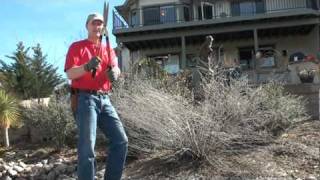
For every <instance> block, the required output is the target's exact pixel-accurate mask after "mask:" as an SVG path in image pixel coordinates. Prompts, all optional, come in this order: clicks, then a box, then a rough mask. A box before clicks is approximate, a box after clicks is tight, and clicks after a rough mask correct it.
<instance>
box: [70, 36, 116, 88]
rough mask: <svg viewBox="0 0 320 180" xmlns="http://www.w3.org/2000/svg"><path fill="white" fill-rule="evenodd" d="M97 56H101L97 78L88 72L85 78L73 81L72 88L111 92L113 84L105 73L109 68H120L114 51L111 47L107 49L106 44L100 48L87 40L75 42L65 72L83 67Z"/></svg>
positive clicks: (71, 47)
mask: <svg viewBox="0 0 320 180" xmlns="http://www.w3.org/2000/svg"><path fill="white" fill-rule="evenodd" d="M108 51H109V52H110V59H109V57H108V56H109V55H108ZM95 56H99V57H100V59H101V63H100V65H99V67H98V69H97V71H96V75H95V78H92V73H91V72H87V73H86V74H84V75H83V76H81V77H79V78H77V79H73V80H72V83H71V87H73V88H78V89H86V90H88V89H90V90H103V91H109V90H110V89H111V82H110V80H109V79H108V78H107V76H106V73H105V71H106V69H107V68H109V67H115V66H118V62H117V58H116V55H115V52H114V51H113V49H111V48H110V47H109V46H108V47H107V48H106V45H105V44H102V47H101V48H100V46H97V45H95V44H94V43H92V42H91V41H89V40H87V39H86V40H81V41H78V42H74V43H73V44H71V46H70V48H69V50H68V53H67V58H66V63H65V66H64V70H65V71H67V70H68V69H70V68H72V67H74V66H81V65H82V64H85V63H87V62H88V61H89V60H90V59H91V58H92V57H95Z"/></svg>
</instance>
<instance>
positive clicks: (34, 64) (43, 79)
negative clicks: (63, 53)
mask: <svg viewBox="0 0 320 180" xmlns="http://www.w3.org/2000/svg"><path fill="white" fill-rule="evenodd" d="M29 49H30V48H25V47H24V45H23V43H22V42H19V43H18V44H17V49H16V52H14V53H13V55H12V56H6V57H7V58H9V59H11V60H13V61H14V62H13V63H11V64H9V63H6V62H4V61H2V60H0V65H1V67H0V73H1V74H2V78H1V81H2V82H1V84H2V86H3V87H4V88H5V89H6V90H8V91H10V92H12V91H13V92H14V93H15V94H16V95H17V96H18V97H20V98H22V99H30V98H38V99H39V98H43V97H48V96H50V95H51V94H52V92H53V90H54V88H55V86H56V85H58V84H60V83H62V82H63V79H62V77H61V75H59V74H58V73H57V68H55V67H54V66H53V65H51V64H49V63H47V62H46V58H47V56H46V55H43V53H42V50H41V46H40V44H37V46H35V47H33V48H32V50H33V56H32V57H30V56H28V52H29Z"/></svg>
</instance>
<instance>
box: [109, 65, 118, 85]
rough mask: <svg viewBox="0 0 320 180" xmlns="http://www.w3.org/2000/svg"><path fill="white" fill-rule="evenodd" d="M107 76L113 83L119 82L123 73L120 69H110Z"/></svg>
mask: <svg viewBox="0 0 320 180" xmlns="http://www.w3.org/2000/svg"><path fill="white" fill-rule="evenodd" d="M106 74H107V76H108V78H109V80H110V81H111V82H114V81H116V80H118V78H119V76H120V74H121V71H120V69H119V68H118V67H113V68H109V69H107V70H106Z"/></svg>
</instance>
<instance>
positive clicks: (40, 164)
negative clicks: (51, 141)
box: [35, 163, 43, 168]
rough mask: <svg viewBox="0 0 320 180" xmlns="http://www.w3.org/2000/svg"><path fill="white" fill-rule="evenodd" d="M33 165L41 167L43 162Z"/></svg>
mask: <svg viewBox="0 0 320 180" xmlns="http://www.w3.org/2000/svg"><path fill="white" fill-rule="evenodd" d="M35 167H37V168H42V167H43V164H42V163H37V164H36V165H35Z"/></svg>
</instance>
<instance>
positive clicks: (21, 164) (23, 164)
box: [19, 161, 27, 168]
mask: <svg viewBox="0 0 320 180" xmlns="http://www.w3.org/2000/svg"><path fill="white" fill-rule="evenodd" d="M19 166H21V167H23V168H26V167H27V165H26V164H25V163H24V162H22V161H20V162H19Z"/></svg>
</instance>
